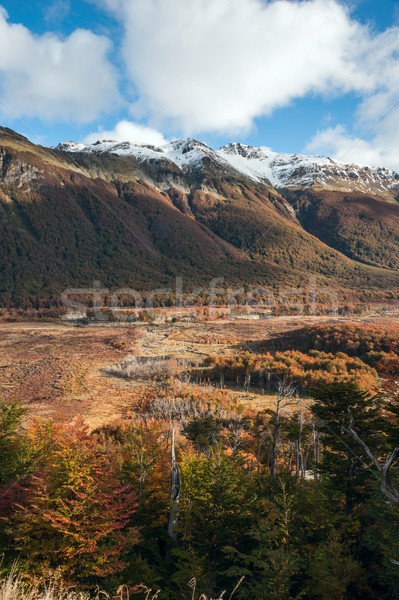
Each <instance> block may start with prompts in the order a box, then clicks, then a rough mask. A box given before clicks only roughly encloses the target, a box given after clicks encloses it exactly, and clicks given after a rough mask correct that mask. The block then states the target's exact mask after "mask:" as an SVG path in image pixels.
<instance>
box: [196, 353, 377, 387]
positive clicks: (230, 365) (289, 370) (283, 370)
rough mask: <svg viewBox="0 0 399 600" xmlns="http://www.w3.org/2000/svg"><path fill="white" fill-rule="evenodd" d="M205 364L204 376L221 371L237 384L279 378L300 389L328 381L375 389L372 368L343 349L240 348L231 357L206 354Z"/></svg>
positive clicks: (263, 384) (268, 384) (261, 383)
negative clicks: (333, 351)
mask: <svg viewBox="0 0 399 600" xmlns="http://www.w3.org/2000/svg"><path fill="white" fill-rule="evenodd" d="M206 365H208V366H209V367H210V370H209V371H208V376H209V375H210V376H213V377H217V376H220V374H223V376H224V378H225V379H226V380H227V381H235V382H236V383H237V384H240V383H241V384H242V383H245V382H246V383H248V382H249V381H252V382H255V383H256V384H257V385H259V386H261V387H269V388H273V387H275V385H276V384H277V383H278V382H279V381H281V380H283V381H286V382H294V383H295V384H296V385H297V387H298V389H299V390H301V391H306V390H307V389H308V388H309V387H312V386H317V385H329V384H332V383H357V384H358V385H359V387H361V388H362V389H365V390H376V389H377V386H378V378H377V372H376V371H375V369H373V368H371V367H370V366H369V365H366V364H365V363H364V362H363V361H362V360H361V359H360V358H357V357H350V356H348V355H347V354H344V353H343V352H338V353H337V354H331V353H326V352H320V351H318V350H310V351H309V353H308V354H305V353H303V352H300V351H294V350H286V351H285V352H273V353H270V352H268V353H266V354H251V353H250V352H242V353H240V354H237V355H235V356H232V357H230V356H229V357H220V356H210V357H207V359H206ZM204 374H205V373H204Z"/></svg>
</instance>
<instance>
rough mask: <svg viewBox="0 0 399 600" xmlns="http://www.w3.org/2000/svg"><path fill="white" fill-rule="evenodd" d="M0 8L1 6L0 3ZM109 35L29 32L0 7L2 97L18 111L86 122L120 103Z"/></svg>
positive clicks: (84, 31)
mask: <svg viewBox="0 0 399 600" xmlns="http://www.w3.org/2000/svg"><path fill="white" fill-rule="evenodd" d="M0 8H1V7H0ZM109 50H110V42H109V40H108V39H107V38H105V37H102V36H98V35H95V34H93V33H92V32H90V31H87V30H84V29H77V30H76V31H74V32H73V33H72V34H71V35H70V36H69V37H67V38H65V39H61V38H59V37H57V36H56V35H53V34H45V35H42V36H36V35H33V34H32V33H31V32H30V31H29V30H28V29H27V28H26V27H24V26H22V25H18V24H12V23H9V21H8V18H7V14H6V12H5V10H4V9H2V10H0V97H1V99H2V100H3V102H4V103H5V104H6V105H8V106H9V107H11V108H12V110H13V112H14V113H16V114H18V116H20V117H21V116H24V117H39V118H41V119H43V120H62V119H64V120H73V121H76V122H90V121H92V120H94V119H95V118H97V117H98V116H99V115H100V114H101V113H102V112H103V111H104V110H107V109H109V108H110V107H111V106H113V105H114V106H115V104H118V103H119V102H120V97H119V94H118V87H117V74H116V70H115V69H114V67H113V66H112V65H111V63H110V62H109V60H108V58H107V54H108V52H109Z"/></svg>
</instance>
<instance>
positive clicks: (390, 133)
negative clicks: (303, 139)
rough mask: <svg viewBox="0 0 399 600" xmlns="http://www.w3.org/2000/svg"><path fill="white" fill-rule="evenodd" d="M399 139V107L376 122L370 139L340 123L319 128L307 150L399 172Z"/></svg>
mask: <svg viewBox="0 0 399 600" xmlns="http://www.w3.org/2000/svg"><path fill="white" fill-rule="evenodd" d="M371 127H372V126H371ZM373 130H374V128H373ZM398 139H399V110H392V111H391V112H390V114H389V115H387V116H386V117H384V118H383V119H382V120H380V121H379V122H378V123H377V124H376V126H375V133H374V134H373V135H372V136H371V138H370V139H362V137H356V136H355V135H353V134H352V133H350V132H348V131H347V129H346V128H345V127H344V126H343V125H337V126H336V127H329V128H327V129H324V130H322V131H318V132H317V133H316V135H315V136H314V137H313V138H312V139H311V140H310V141H309V143H308V144H307V146H306V151H308V152H311V153H317V154H328V155H329V156H331V157H333V158H335V159H336V160H339V161H342V162H347V163H356V164H363V165H369V166H371V167H378V166H381V167H389V168H391V169H394V170H395V171H397V172H398V173H399V154H398Z"/></svg>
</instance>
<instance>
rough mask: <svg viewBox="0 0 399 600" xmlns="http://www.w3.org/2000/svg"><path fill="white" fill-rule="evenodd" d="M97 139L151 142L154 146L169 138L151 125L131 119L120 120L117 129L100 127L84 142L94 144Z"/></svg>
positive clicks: (138, 142) (165, 142)
mask: <svg viewBox="0 0 399 600" xmlns="http://www.w3.org/2000/svg"><path fill="white" fill-rule="evenodd" d="M97 140H115V141H117V142H133V143H136V144H149V145H152V146H163V145H164V144H167V140H166V139H165V138H164V136H163V135H162V133H160V132H159V131H157V130H156V129H152V128H151V127H146V126H144V125H140V124H138V123H132V122H131V121H120V122H119V123H118V124H117V125H116V127H115V129H113V130H111V131H109V130H108V131H104V130H102V129H99V130H98V131H97V132H96V133H90V134H89V135H87V136H86V137H85V138H84V140H83V142H84V143H85V144H92V143H94V142H96V141H97Z"/></svg>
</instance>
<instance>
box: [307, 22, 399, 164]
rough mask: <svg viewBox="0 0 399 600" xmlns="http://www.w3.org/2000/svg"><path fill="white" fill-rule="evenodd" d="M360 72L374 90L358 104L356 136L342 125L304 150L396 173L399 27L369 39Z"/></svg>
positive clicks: (321, 133)
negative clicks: (364, 72) (368, 78)
mask: <svg viewBox="0 0 399 600" xmlns="http://www.w3.org/2000/svg"><path fill="white" fill-rule="evenodd" d="M359 68H363V69H367V71H368V72H369V73H370V74H371V75H372V78H373V81H374V87H373V89H372V90H371V91H370V92H369V93H368V94H366V95H365V96H364V97H363V99H362V101H361V102H360V103H359V106H358V108H357V111H356V114H355V116H354V120H353V123H352V124H351V130H353V131H355V133H353V132H352V131H348V128H347V127H345V126H344V125H343V124H339V125H337V126H336V127H329V128H326V129H324V130H321V131H318V132H317V133H316V135H315V136H314V137H313V138H312V139H311V140H310V141H309V143H308V144H307V147H306V150H307V151H310V152H320V153H323V154H330V155H331V156H333V157H334V158H336V159H341V160H344V161H345V162H354V163H362V164H367V165H370V166H385V167H390V168H392V169H394V170H396V171H398V172H399V153H398V139H399V27H393V28H391V29H389V30H387V31H386V32H384V33H382V34H379V35H377V36H375V37H374V38H373V39H370V42H369V46H368V52H367V53H364V61H363V63H361V64H359Z"/></svg>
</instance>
